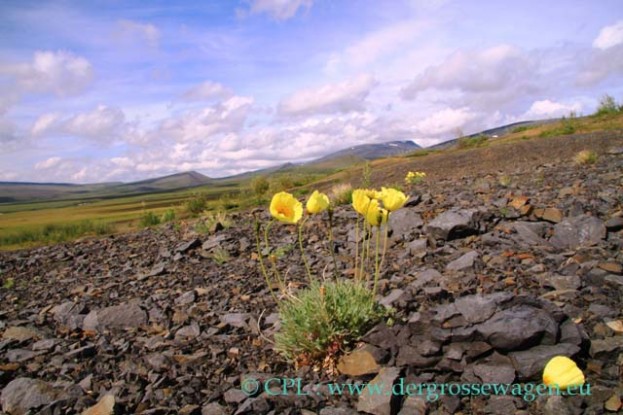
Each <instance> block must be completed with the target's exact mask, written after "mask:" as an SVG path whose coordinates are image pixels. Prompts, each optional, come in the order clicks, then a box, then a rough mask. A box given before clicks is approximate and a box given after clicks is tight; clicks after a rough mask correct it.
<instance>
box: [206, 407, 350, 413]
mask: <svg viewBox="0 0 623 415" xmlns="http://www.w3.org/2000/svg"><path fill="white" fill-rule="evenodd" d="M319 414H320V415H357V414H358V412H357V411H355V410H354V409H351V408H336V407H334V406H325V407H324V408H322V409H321V410H320V412H319ZM202 415H203V414H202Z"/></svg>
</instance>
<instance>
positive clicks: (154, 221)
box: [139, 210, 160, 228]
mask: <svg viewBox="0 0 623 415" xmlns="http://www.w3.org/2000/svg"><path fill="white" fill-rule="evenodd" d="M159 224H160V216H158V215H156V214H155V213H154V212H152V211H151V210H150V211H148V212H143V215H142V216H141V218H140V220H139V225H140V226H141V228H147V227H149V226H156V225H159Z"/></svg>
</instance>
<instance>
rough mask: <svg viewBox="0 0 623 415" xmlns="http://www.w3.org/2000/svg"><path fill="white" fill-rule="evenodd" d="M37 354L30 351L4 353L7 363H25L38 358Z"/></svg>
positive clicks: (17, 350) (20, 350) (16, 350)
mask: <svg viewBox="0 0 623 415" xmlns="http://www.w3.org/2000/svg"><path fill="white" fill-rule="evenodd" d="M38 355H39V353H37V352H33V351H31V350H26V349H11V350H9V351H8V352H7V353H6V359H7V360H8V361H9V362H18V363H22V362H26V361H28V360H30V359H32V358H34V357H35V356H38Z"/></svg>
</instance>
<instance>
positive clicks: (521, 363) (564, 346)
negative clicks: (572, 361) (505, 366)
mask: <svg viewBox="0 0 623 415" xmlns="http://www.w3.org/2000/svg"><path fill="white" fill-rule="evenodd" d="M579 351H580V348H579V347H578V346H576V345H574V344H569V343H560V344H557V345H553V346H536V347H533V348H531V349H528V350H523V351H520V352H511V353H509V354H508V356H509V357H510V358H511V361H512V362H513V365H514V366H515V369H517V373H518V374H519V376H520V378H521V379H522V380H528V379H536V378H538V377H539V376H540V374H541V373H542V372H543V369H544V368H545V365H546V364H547V362H548V361H549V360H550V359H551V358H552V357H554V356H558V355H562V356H567V357H572V356H574V355H575V354H577V353H578V352H579Z"/></svg>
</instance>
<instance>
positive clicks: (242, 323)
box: [221, 313, 250, 328]
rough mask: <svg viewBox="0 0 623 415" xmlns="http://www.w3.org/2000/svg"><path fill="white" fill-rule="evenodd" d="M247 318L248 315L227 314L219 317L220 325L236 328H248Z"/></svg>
mask: <svg viewBox="0 0 623 415" xmlns="http://www.w3.org/2000/svg"><path fill="white" fill-rule="evenodd" d="M249 317H250V314H248V313H228V314H225V315H223V316H222V317H221V323H222V324H227V325H229V326H232V327H236V328H248V327H249V326H248V324H247V321H248V320H249Z"/></svg>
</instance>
